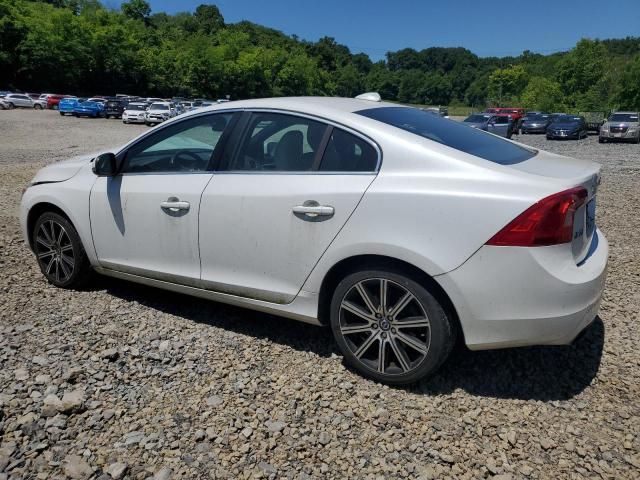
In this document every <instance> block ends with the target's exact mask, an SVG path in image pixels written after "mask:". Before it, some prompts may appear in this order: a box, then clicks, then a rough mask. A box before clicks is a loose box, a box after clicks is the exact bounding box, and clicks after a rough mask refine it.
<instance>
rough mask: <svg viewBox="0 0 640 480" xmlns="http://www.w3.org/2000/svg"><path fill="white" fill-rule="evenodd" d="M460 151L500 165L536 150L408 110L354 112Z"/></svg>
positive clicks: (525, 158)
mask: <svg viewBox="0 0 640 480" xmlns="http://www.w3.org/2000/svg"><path fill="white" fill-rule="evenodd" d="M355 113H357V114H360V115H362V116H364V117H367V118H371V119H373V120H377V121H379V122H382V123H386V124H387V125H391V126H393V127H396V128H399V129H401V130H405V131H407V132H410V133H413V134H415V135H418V136H421V137H423V138H426V139H429V140H432V141H434V142H437V143H440V144H442V145H445V146H447V147H450V148H454V149H456V150H459V151H461V152H465V153H468V154H470V155H474V156H476V157H479V158H482V159H484V160H488V161H490V162H494V163H498V164H501V165H513V164H516V163H520V162H524V161H525V160H528V159H530V158H531V157H533V156H535V155H536V153H537V152H536V151H535V150H533V149H529V148H524V147H521V146H519V145H516V144H515V143H512V142H510V141H508V140H505V139H503V138H499V137H496V136H494V135H488V134H487V133H485V132H483V131H481V130H478V129H474V128H469V127H468V126H465V125H463V124H462V123H460V122H455V121H453V120H448V119H445V118H442V117H440V116H436V115H430V114H428V113H426V112H423V111H421V110H419V109H417V108H411V107H378V108H370V109H366V110H360V111H358V112H355Z"/></svg>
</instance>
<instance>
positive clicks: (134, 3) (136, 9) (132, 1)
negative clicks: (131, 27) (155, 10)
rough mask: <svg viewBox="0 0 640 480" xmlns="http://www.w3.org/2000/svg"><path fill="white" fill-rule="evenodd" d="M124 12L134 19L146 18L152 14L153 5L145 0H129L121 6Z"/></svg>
mask: <svg viewBox="0 0 640 480" xmlns="http://www.w3.org/2000/svg"><path fill="white" fill-rule="evenodd" d="M120 8H121V9H122V13H124V15H125V16H127V17H129V18H131V19H133V20H144V19H145V18H147V17H148V16H149V15H151V5H149V3H148V2H145V0H129V1H128V2H124V3H123V4H122V5H121V7H120Z"/></svg>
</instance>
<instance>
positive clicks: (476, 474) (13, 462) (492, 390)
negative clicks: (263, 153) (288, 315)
mask: <svg viewBox="0 0 640 480" xmlns="http://www.w3.org/2000/svg"><path fill="white" fill-rule="evenodd" d="M144 129H145V127H136V126H127V125H123V124H122V123H121V122H119V121H116V120H110V121H107V120H88V119H85V120H78V119H74V118H64V119H63V118H60V117H59V115H58V114H57V113H55V112H48V111H47V112H32V111H18V110H14V111H2V112H0V132H2V142H0V172H1V177H0V189H1V191H0V193H1V196H0V207H2V208H1V210H0V215H2V222H1V223H0V236H1V237H2V238H1V241H0V292H2V293H1V295H0V319H1V321H0V365H1V369H0V480H7V479H22V478H38V479H48V478H78V479H89V478H93V479H95V478H99V479H101V480H107V479H110V478H131V479H150V478H152V479H170V478H174V479H175V478H197V479H200V478H203V479H206V478H230V479H231V478H233V479H235V478H285V479H311V478H314V479H325V478H337V479H344V478H366V479H369V478H371V479H379V478H394V479H395V478H423V479H429V478H456V479H458V478H462V479H471V478H474V479H476V478H497V479H508V478H512V479H515V478H550V477H553V478H607V479H620V478H628V479H633V478H636V479H637V478H639V477H640V400H639V399H640V345H639V342H638V328H637V321H638V311H639V310H640V288H639V280H640V278H639V271H640V269H639V268H638V257H639V256H640V215H638V211H639V207H640V205H639V200H638V199H639V192H640V187H639V186H638V185H639V180H640V147H639V146H637V145H599V144H598V143H597V139H595V138H593V137H592V138H589V139H587V140H584V141H581V142H575V141H566V142H547V141H546V140H545V139H544V138H543V137H540V136H524V137H522V136H521V137H520V140H522V141H524V142H526V143H529V144H531V145H534V146H539V147H542V148H546V149H548V150H552V151H555V152H559V153H563V154H568V155H572V156H577V157H581V158H589V159H593V160H597V161H599V162H601V163H602V164H603V165H604V169H603V172H604V174H603V184H602V186H601V190H600V194H599V197H598V202H599V206H598V208H599V211H598V221H599V225H600V227H601V228H602V230H603V231H604V232H605V233H606V235H607V236H608V239H609V241H610V243H611V263H610V271H609V272H610V273H609V279H608V284H607V290H606V292H605V297H604V301H603V304H602V310H601V313H600V317H599V318H598V319H597V320H596V322H595V323H594V324H593V325H592V327H590V328H589V329H588V330H587V331H586V333H585V335H584V336H583V337H581V338H580V339H579V340H578V341H577V342H576V343H575V344H574V345H572V346H569V347H556V348H523V349H516V350H508V351H507V350H505V351H491V352H470V351H467V350H466V349H464V348H458V349H457V350H456V351H455V352H454V354H453V356H452V358H451V359H450V361H449V362H447V364H446V365H445V366H444V367H443V369H442V370H441V372H440V373H439V374H438V375H437V376H436V377H434V378H432V379H431V380H430V381H428V382H423V383H421V384H419V385H415V386H412V387H411V388H406V389H400V388H389V387H386V386H381V385H378V384H375V383H373V382H371V381H367V380H365V379H363V378H361V377H359V376H358V375H356V374H354V373H352V372H350V371H349V370H347V369H346V368H345V367H344V366H343V364H342V361H341V357H340V356H339V355H338V354H337V350H336V349H335V347H334V346H333V342H332V340H331V336H330V332H329V331H328V330H326V329H319V328H315V327H312V326H308V325H305V324H301V323H295V322H292V321H289V320H285V319H281V318H277V317H271V316H268V315H264V314H261V313H255V312H251V311H248V310H242V309H237V308H232V307H228V306H223V305H220V304H215V303H209V302H205V301H201V300H198V299H193V298H188V297H184V296H181V295H178V294H173V293H168V292H163V291H158V290H153V289H150V288H145V287H142V286H138V285H134V284H128V283H125V282H116V281H110V280H107V279H101V280H98V281H97V282H96V284H95V285H94V287H92V288H91V289H88V290H85V291H81V292H69V291H64V290H60V289H56V288H54V287H51V286H49V285H48V284H47V283H46V282H45V281H44V280H43V278H42V276H41V275H40V273H39V271H38V269H37V267H36V263H35V261H34V259H33V257H32V255H31V254H30V253H29V252H28V250H27V248H26V247H25V245H24V243H23V241H22V238H21V236H20V233H19V228H18V222H17V218H16V214H17V208H18V203H19V196H20V192H21V189H22V188H23V187H24V185H25V184H26V183H27V182H28V180H29V179H30V178H31V177H32V175H33V174H34V173H35V171H36V170H37V169H38V168H39V167H40V166H41V165H43V164H44V163H46V162H51V161H55V160H59V159H61V158H64V157H67V156H70V155H74V154H77V153H81V152H86V151H93V150H96V149H98V148H100V147H106V146H109V145H112V144H117V143H121V142H123V141H124V140H126V139H128V138H129V137H132V136H134V135H136V134H137V133H138V132H140V131H143V130H144Z"/></svg>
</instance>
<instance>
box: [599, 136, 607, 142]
mask: <svg viewBox="0 0 640 480" xmlns="http://www.w3.org/2000/svg"><path fill="white" fill-rule="evenodd" d="M598 143H606V140H605V139H604V138H602V137H600V138H598Z"/></svg>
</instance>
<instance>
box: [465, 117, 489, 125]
mask: <svg viewBox="0 0 640 480" xmlns="http://www.w3.org/2000/svg"><path fill="white" fill-rule="evenodd" d="M488 119H489V116H485V115H471V116H470V117H468V118H467V119H465V122H471V123H481V122H486V121H487V120H488Z"/></svg>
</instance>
